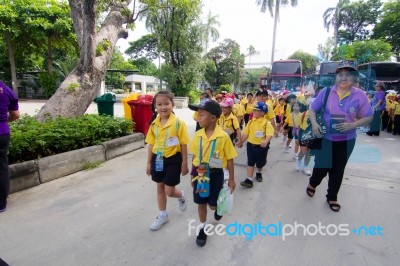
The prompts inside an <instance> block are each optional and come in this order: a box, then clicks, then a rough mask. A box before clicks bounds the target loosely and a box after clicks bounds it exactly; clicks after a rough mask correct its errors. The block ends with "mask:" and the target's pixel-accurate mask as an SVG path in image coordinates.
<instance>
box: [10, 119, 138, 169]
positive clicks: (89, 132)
mask: <svg viewBox="0 0 400 266" xmlns="http://www.w3.org/2000/svg"><path fill="white" fill-rule="evenodd" d="M10 127H11V132H12V138H11V143H10V149H9V160H10V163H16V162H21V161H28V160H33V159H37V158H41V157H46V156H50V155H54V154H58V153H62V152H66V151H70V150H75V149H81V148H84V147H89V146H93V145H98V144H100V143H102V142H104V141H107V140H110V139H114V138H118V137H122V136H126V135H129V134H130V133H131V132H132V122H131V121H128V120H125V119H124V118H113V117H110V116H99V115H83V116H80V117H77V118H62V117H58V118H56V119H54V120H52V119H48V120H46V121H45V122H43V123H40V122H38V121H37V120H36V119H35V118H33V117H30V116H22V117H21V119H19V120H17V121H15V122H13V123H11V124H10Z"/></svg>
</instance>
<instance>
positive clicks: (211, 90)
mask: <svg viewBox="0 0 400 266" xmlns="http://www.w3.org/2000/svg"><path fill="white" fill-rule="evenodd" d="M205 91H210V92H211V94H213V93H214V91H213V89H211V88H207V89H205Z"/></svg>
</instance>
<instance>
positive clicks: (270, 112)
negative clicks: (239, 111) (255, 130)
mask: <svg viewBox="0 0 400 266" xmlns="http://www.w3.org/2000/svg"><path fill="white" fill-rule="evenodd" d="M256 97H257V101H258V102H263V103H265V104H267V112H266V113H265V118H266V119H267V120H268V121H270V122H271V125H272V127H273V129H274V136H275V137H278V134H279V132H278V129H277V127H276V122H275V117H276V116H275V113H274V108H273V106H270V105H269V104H268V91H257V93H256ZM256 104H257V103H256Z"/></svg>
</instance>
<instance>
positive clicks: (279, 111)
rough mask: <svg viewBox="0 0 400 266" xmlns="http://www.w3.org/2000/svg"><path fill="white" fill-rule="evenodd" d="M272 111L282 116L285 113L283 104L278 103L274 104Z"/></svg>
mask: <svg viewBox="0 0 400 266" xmlns="http://www.w3.org/2000/svg"><path fill="white" fill-rule="evenodd" d="M274 113H275V115H277V116H284V115H285V105H280V104H278V105H277V106H275V108H274Z"/></svg>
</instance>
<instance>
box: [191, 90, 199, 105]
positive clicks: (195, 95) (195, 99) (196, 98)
mask: <svg viewBox="0 0 400 266" xmlns="http://www.w3.org/2000/svg"><path fill="white" fill-rule="evenodd" d="M200 94H201V91H200V90H198V89H193V90H191V91H190V92H189V103H197V102H198V101H199V98H200Z"/></svg>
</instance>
